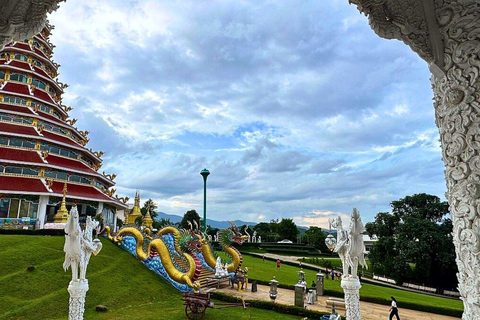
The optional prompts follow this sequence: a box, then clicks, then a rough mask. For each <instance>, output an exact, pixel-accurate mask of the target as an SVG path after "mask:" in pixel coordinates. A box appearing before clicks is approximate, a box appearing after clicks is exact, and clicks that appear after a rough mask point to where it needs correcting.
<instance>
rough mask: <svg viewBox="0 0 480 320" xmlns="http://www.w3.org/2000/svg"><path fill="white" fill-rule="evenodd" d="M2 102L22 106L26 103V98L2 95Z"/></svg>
mask: <svg viewBox="0 0 480 320" xmlns="http://www.w3.org/2000/svg"><path fill="white" fill-rule="evenodd" d="M3 102H7V103H12V104H18V105H23V106H26V105H27V99H23V98H18V97H12V96H4V97H3Z"/></svg>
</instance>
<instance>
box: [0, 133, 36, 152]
mask: <svg viewBox="0 0 480 320" xmlns="http://www.w3.org/2000/svg"><path fill="white" fill-rule="evenodd" d="M0 145H5V146H12V147H22V148H28V149H35V145H36V143H35V141H33V140H28V139H24V138H9V137H6V136H0Z"/></svg>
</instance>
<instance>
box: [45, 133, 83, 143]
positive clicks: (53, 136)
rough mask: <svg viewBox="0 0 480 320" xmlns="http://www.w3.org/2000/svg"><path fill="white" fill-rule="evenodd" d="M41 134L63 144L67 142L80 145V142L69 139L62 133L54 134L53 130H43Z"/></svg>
mask: <svg viewBox="0 0 480 320" xmlns="http://www.w3.org/2000/svg"><path fill="white" fill-rule="evenodd" d="M42 135H43V136H44V137H45V138H47V139H50V140H55V141H60V142H63V143H64V144H69V145H73V146H81V144H79V143H78V142H76V141H75V140H73V139H70V138H68V137H66V136H64V135H61V134H56V133H54V132H50V131H46V130H43V131H42Z"/></svg>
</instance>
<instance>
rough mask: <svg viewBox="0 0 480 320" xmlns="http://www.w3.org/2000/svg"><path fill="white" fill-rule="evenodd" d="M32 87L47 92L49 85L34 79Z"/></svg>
mask: <svg viewBox="0 0 480 320" xmlns="http://www.w3.org/2000/svg"><path fill="white" fill-rule="evenodd" d="M10 78H11V77H10ZM32 85H33V86H35V87H37V88H40V89H43V90H45V89H46V88H47V84H46V83H45V82H43V81H40V80H38V79H33V80H32Z"/></svg>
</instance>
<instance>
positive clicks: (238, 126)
mask: <svg viewBox="0 0 480 320" xmlns="http://www.w3.org/2000/svg"><path fill="white" fill-rule="evenodd" d="M49 20H50V23H51V24H52V25H54V26H55V29H54V30H53V32H52V36H51V38H50V40H51V42H52V43H53V44H55V45H56V48H55V49H54V56H53V60H54V61H55V62H57V63H59V64H60V65H61V67H60V69H59V73H60V75H59V80H60V81H61V82H65V83H67V84H69V87H68V88H67V89H66V90H65V93H64V95H63V103H64V104H65V105H67V106H71V107H73V108H74V109H73V111H71V112H70V117H71V118H78V119H79V121H78V122H77V124H76V126H78V128H79V129H80V130H88V131H90V135H89V138H90V142H89V144H88V145H87V147H89V148H93V150H96V151H100V150H101V151H104V152H105V155H104V156H103V167H102V168H101V169H100V172H103V171H106V172H107V173H116V174H117V175H118V176H117V178H116V179H115V182H116V187H115V188H116V189H117V194H118V195H119V196H129V197H130V198H131V199H133V196H134V194H135V191H136V190H139V191H140V194H141V198H142V200H146V199H148V198H152V199H153V200H154V201H155V202H156V203H157V204H158V210H159V211H163V212H165V213H168V214H177V215H183V214H184V213H185V212H186V211H188V210H191V209H195V210H197V212H199V213H200V214H202V213H203V180H202V177H201V175H200V171H201V170H202V169H203V168H207V169H208V170H209V171H210V172H211V174H210V176H209V177H208V180H207V215H208V218H211V219H215V220H235V219H241V220H244V221H251V222H261V221H270V219H281V218H292V219H294V221H295V223H296V224H297V225H302V226H320V227H328V219H329V218H332V217H334V216H337V215H340V216H342V217H343V218H344V219H345V218H346V217H347V216H348V215H350V213H351V211H352V208H353V207H356V208H357V209H358V210H359V211H360V213H361V216H362V219H363V221H364V222H369V221H373V219H374V217H375V214H376V213H378V212H385V211H389V210H390V202H391V201H394V200H398V199H400V198H403V197H405V196H408V195H413V194H415V193H423V192H425V193H429V194H433V195H436V196H439V197H440V198H441V199H442V200H445V198H444V193H445V191H446V187H445V181H444V175H443V170H444V166H443V163H442V161H441V150H440V144H439V135H438V130H437V128H436V126H435V122H434V110H433V105H432V96H433V94H432V90H431V86H430V80H429V78H430V73H429V71H428V67H427V64H426V63H425V62H424V61H423V60H421V59H420V58H419V57H418V56H417V55H416V54H415V53H413V52H412V51H411V50H410V49H409V48H408V47H407V46H406V45H404V44H403V43H401V42H399V41H395V40H384V39H381V38H379V37H377V36H376V35H375V34H374V32H373V31H372V30H371V29H370V27H369V26H368V21H367V18H366V17H365V16H363V15H361V14H360V13H359V12H358V11H357V9H356V7H355V6H354V5H349V4H348V0H321V1H318V0H316V1H306V0H305V1H300V0H296V1H290V0H282V1H261V0H255V1H253V0H252V1H241V0H235V1H229V0H225V1H198V0H182V1H170V0H168V1H167V0H143V1H126V0H88V1H87V0H75V1H73V0H69V1H67V2H65V3H61V5H60V8H59V9H58V10H57V11H56V12H54V13H52V14H51V15H50V17H49Z"/></svg>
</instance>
